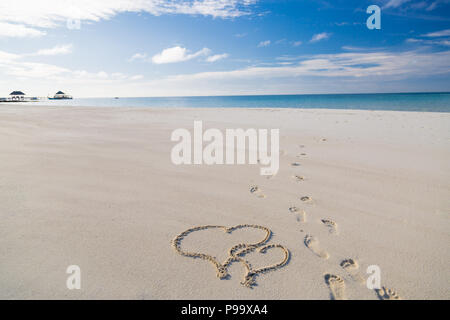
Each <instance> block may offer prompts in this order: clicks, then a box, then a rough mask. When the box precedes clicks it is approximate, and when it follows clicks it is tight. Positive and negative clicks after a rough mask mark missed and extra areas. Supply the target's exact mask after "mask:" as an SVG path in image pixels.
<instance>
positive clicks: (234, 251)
mask: <svg viewBox="0 0 450 320" xmlns="http://www.w3.org/2000/svg"><path fill="white" fill-rule="evenodd" d="M245 228H252V229H260V230H263V231H265V237H264V238H263V239H262V240H260V241H259V242H256V243H240V244H237V245H234V246H232V247H231V248H230V249H229V250H228V258H227V259H226V260H225V261H224V262H223V263H221V262H219V261H218V260H217V259H216V258H215V257H213V256H211V255H208V254H205V253H201V252H188V251H184V250H182V249H181V242H182V240H183V239H184V238H185V237H187V236H188V235H189V234H191V233H193V232H196V231H200V230H207V229H221V230H223V231H224V232H225V233H228V234H231V233H232V232H233V231H235V230H239V229H245ZM271 235H272V231H271V230H270V229H268V228H266V227H263V226H259V225H254V224H240V225H237V226H234V227H224V226H213V225H205V226H197V227H193V228H190V229H187V230H186V231H184V232H182V233H180V234H179V235H177V236H176V237H175V238H174V239H173V240H172V246H173V248H174V249H175V251H176V252H178V253H179V254H180V255H182V256H185V257H191V258H200V259H203V260H206V261H209V262H210V263H212V264H213V265H214V267H215V268H216V272H217V277H218V278H219V279H225V278H227V277H228V276H229V274H228V267H229V266H230V265H231V263H233V262H235V261H237V262H241V263H242V264H243V265H244V266H245V269H246V274H245V276H244V281H242V282H241V284H242V285H244V286H246V287H248V288H252V286H253V285H255V284H256V282H255V277H256V276H257V275H258V274H262V273H266V272H269V271H273V270H276V269H279V268H282V267H283V266H285V265H286V264H287V263H288V261H289V256H290V254H289V250H288V249H286V248H285V247H283V246H282V245H280V244H266V243H267V242H268V241H269V239H270V236H271ZM271 248H279V249H281V250H282V251H283V252H284V258H283V260H282V261H280V262H278V263H275V264H272V265H269V266H266V267H262V268H259V269H253V267H252V266H251V264H250V263H249V262H248V261H247V260H245V259H244V256H245V255H246V254H248V253H250V252H253V251H255V250H258V252H260V253H265V252H266V251H267V250H268V249H271Z"/></svg>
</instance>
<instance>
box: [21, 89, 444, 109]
mask: <svg viewBox="0 0 450 320" xmlns="http://www.w3.org/2000/svg"><path fill="white" fill-rule="evenodd" d="M26 104H33V105H45V106H52V105H53V106H78V107H83V106H85V107H168V108H171V107H174V108H295V109H309V108H311V109H355V110H392V111H426V112H450V93H380V94H306V95H253V96H204V97H139V98H138V97H136V98H132V97H129V98H119V99H115V98H75V99H73V100H42V101H38V102H27V103H26Z"/></svg>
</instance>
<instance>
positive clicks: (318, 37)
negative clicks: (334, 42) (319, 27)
mask: <svg viewBox="0 0 450 320" xmlns="http://www.w3.org/2000/svg"><path fill="white" fill-rule="evenodd" d="M330 36H331V33H326V32H322V33H318V34H315V35H313V37H312V38H311V40H310V42H318V41H320V40H326V39H328V38H329V37H330Z"/></svg>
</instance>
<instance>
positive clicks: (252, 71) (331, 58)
mask: <svg viewBox="0 0 450 320" xmlns="http://www.w3.org/2000/svg"><path fill="white" fill-rule="evenodd" d="M449 73H450V51H442V52H427V53H426V52H422V51H406V52H386V51H379V52H349V53H338V54H319V55H313V56H310V57H309V58H303V60H300V61H298V62H297V63H295V64H293V65H291V66H281V67H248V68H244V69H237V70H232V71H214V72H201V73H194V74H184V75H177V76H170V77H168V78H167V79H168V80H172V81H188V80H189V81H190V80H201V79H203V80H205V79H208V80H219V79H220V80H224V79H256V78H261V77H264V78H265V79H268V78H285V77H299V76H315V77H327V78H329V77H333V78H362V77H369V78H374V77H376V78H379V79H383V80H388V79H389V78H390V77H394V76H395V77H398V76H408V75H414V76H423V75H434V74H449Z"/></svg>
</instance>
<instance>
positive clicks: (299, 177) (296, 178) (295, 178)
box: [292, 175, 305, 182]
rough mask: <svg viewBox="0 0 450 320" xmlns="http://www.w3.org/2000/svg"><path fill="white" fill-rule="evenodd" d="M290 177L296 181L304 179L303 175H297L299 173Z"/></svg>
mask: <svg viewBox="0 0 450 320" xmlns="http://www.w3.org/2000/svg"><path fill="white" fill-rule="evenodd" d="M292 178H293V179H294V180H295V181H297V182H300V181H304V180H305V177H303V176H299V175H294V176H292Z"/></svg>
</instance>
